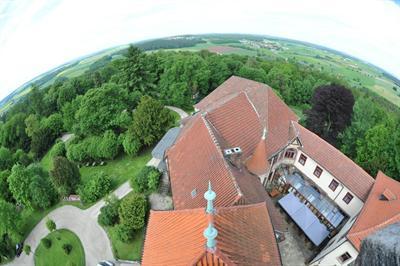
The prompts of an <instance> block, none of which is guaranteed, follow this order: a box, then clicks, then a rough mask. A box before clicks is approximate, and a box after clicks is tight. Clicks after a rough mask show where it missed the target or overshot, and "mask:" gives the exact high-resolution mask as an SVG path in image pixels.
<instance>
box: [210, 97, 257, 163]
mask: <svg viewBox="0 0 400 266" xmlns="http://www.w3.org/2000/svg"><path fill="white" fill-rule="evenodd" d="M206 119H207V120H208V121H209V122H210V123H211V124H212V125H213V126H214V128H215V129H216V130H217V131H218V132H219V134H220V136H221V137H222V138H223V139H224V140H225V141H226V142H227V144H228V145H229V146H230V147H226V148H232V147H236V146H239V147H240V148H241V149H242V152H243V155H242V156H243V159H244V160H245V159H247V158H248V157H249V156H250V155H251V154H252V153H253V151H254V149H255V147H256V146H257V143H258V141H259V139H260V138H261V133H262V128H261V125H260V123H259V118H258V116H257V113H256V112H255V111H254V109H253V107H252V105H251V103H250V102H249V101H248V99H247V96H246V94H245V93H243V92H242V93H240V94H238V95H237V96H235V97H234V98H232V99H230V100H229V101H228V102H225V103H224V104H222V105H221V106H218V107H217V108H215V109H213V110H211V111H209V112H208V113H207V114H206Z"/></svg>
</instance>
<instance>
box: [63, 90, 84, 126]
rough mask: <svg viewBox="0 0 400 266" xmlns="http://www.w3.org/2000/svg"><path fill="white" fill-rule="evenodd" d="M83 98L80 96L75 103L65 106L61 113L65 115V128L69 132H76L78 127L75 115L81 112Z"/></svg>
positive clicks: (68, 103)
mask: <svg viewBox="0 0 400 266" xmlns="http://www.w3.org/2000/svg"><path fill="white" fill-rule="evenodd" d="M82 98H83V96H78V97H76V98H75V99H74V100H73V101H71V102H67V103H65V104H64V105H63V108H62V110H61V112H62V115H63V123H64V128H65V130H67V131H75V127H76V126H77V125H76V119H75V114H76V112H77V111H78V110H79V107H80V105H81V100H82ZM74 126H75V127H74Z"/></svg>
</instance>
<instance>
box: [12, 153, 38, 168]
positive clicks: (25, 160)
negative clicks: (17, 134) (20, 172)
mask: <svg viewBox="0 0 400 266" xmlns="http://www.w3.org/2000/svg"><path fill="white" fill-rule="evenodd" d="M13 161H14V163H19V164H21V165H23V166H28V165H29V164H30V163H32V161H33V159H32V156H30V155H28V154H27V153H26V152H24V151H23V150H21V149H18V150H16V152H15V153H14V155H13Z"/></svg>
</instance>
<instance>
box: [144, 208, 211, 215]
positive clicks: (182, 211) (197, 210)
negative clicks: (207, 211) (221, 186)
mask: <svg viewBox="0 0 400 266" xmlns="http://www.w3.org/2000/svg"><path fill="white" fill-rule="evenodd" d="M201 210H203V211H204V208H193V209H174V210H167V211H160V210H150V214H155V215H158V214H167V213H177V212H179V213H185V212H186V213H196V212H200V211H201Z"/></svg>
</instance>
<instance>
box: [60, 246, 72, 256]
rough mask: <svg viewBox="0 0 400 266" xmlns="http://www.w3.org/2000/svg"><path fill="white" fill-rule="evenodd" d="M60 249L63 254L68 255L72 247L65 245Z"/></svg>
mask: <svg viewBox="0 0 400 266" xmlns="http://www.w3.org/2000/svg"><path fill="white" fill-rule="evenodd" d="M62 249H63V250H64V252H65V254H67V255H69V254H70V253H71V251H72V245H71V244H68V243H65V244H63V245H62Z"/></svg>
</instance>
